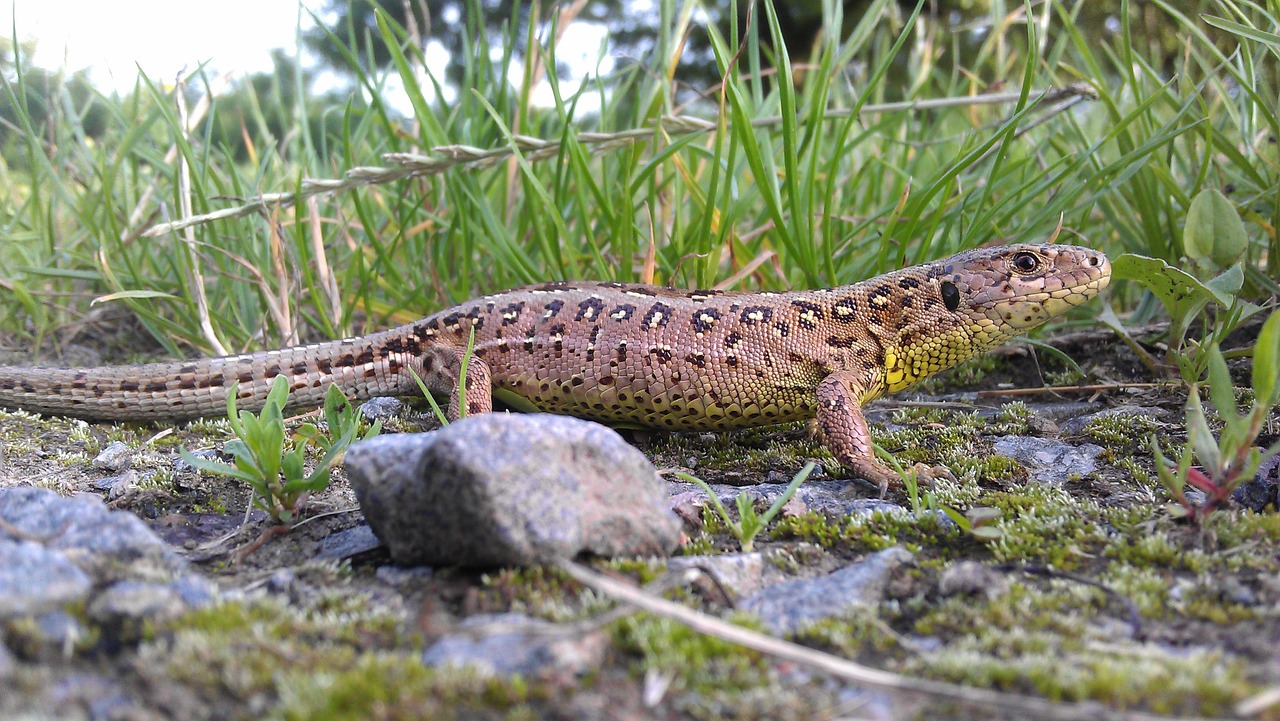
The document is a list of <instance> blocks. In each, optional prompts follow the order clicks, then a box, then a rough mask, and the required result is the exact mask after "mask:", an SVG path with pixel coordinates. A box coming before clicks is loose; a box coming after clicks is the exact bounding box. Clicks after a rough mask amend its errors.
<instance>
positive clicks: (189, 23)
mask: <svg viewBox="0 0 1280 721" xmlns="http://www.w3.org/2000/svg"><path fill="white" fill-rule="evenodd" d="M319 4H320V3H319V0H305V1H304V2H303V5H305V6H311V7H317V6H319ZM15 14H16V17H15ZM0 18H2V19H3V21H4V23H5V29H4V32H5V35H6V36H8V35H9V33H10V28H12V27H15V26H16V27H17V30H18V38H19V40H21V41H27V40H34V41H35V43H36V54H35V57H34V58H33V61H34V64H35V65H38V66H40V67H44V68H49V69H52V70H57V69H65V70H68V71H76V70H81V69H84V68H89V70H90V78H91V80H92V81H93V82H94V84H95V85H97V86H98V87H100V88H101V89H103V90H104V91H110V90H117V91H126V90H129V89H131V88H133V85H134V81H135V80H136V79H137V76H138V68H139V67H141V69H142V71H143V72H144V73H146V74H147V76H148V77H150V78H151V79H152V80H155V81H157V82H159V83H162V84H167V83H170V82H172V81H173V79H174V78H175V77H176V76H177V74H178V72H179V71H181V70H182V69H183V68H184V67H185V68H186V69H187V70H194V69H195V68H197V67H199V65H200V63H201V62H208V63H209V67H210V68H212V69H213V70H214V71H215V72H218V73H253V72H265V71H269V70H271V52H270V51H271V50H272V49H273V48H289V49H292V48H294V46H295V42H296V41H295V37H296V34H297V27H298V22H299V4H298V2H296V1H295V0H221V2H216V3H205V2H201V3H197V2H189V1H188V0H105V1H102V0H0ZM301 22H302V23H303V24H304V25H303V26H304V27H309V26H310V24H311V16H310V15H308V14H306V13H305V12H302V15H301ZM10 23H13V24H10Z"/></svg>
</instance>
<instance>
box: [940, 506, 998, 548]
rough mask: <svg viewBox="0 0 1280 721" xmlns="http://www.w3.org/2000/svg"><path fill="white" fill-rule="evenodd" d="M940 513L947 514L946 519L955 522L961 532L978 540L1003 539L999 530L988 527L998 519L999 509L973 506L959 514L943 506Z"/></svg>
mask: <svg viewBox="0 0 1280 721" xmlns="http://www.w3.org/2000/svg"><path fill="white" fill-rule="evenodd" d="M942 512H943V513H945V514H947V517H948V518H950V519H951V520H952V521H955V524H956V525H957V526H959V527H960V530H961V531H964V532H965V533H968V534H969V535H971V536H973V537H974V538H977V539H978V540H981V541H995V540H998V539H1000V538H1003V537H1004V533H1003V532H1002V531H1001V530H1000V529H999V528H996V527H995V526H991V525H988V524H990V523H992V522H993V521H996V520H998V519H999V518H1000V516H1001V512H1000V509H999V508H989V507H987V506H974V507H973V508H970V509H969V510H967V511H965V512H964V513H961V512H960V511H958V510H956V509H954V508H952V507H950V506H943V507H942Z"/></svg>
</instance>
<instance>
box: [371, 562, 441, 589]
mask: <svg viewBox="0 0 1280 721" xmlns="http://www.w3.org/2000/svg"><path fill="white" fill-rule="evenodd" d="M433 575H435V571H434V570H433V569H432V568H431V567H430V566H414V567H412V568H401V567H399V566H378V570H376V571H374V572H373V577H374V578H376V579H378V580H379V581H382V582H383V583H385V584H387V585H388V586H405V585H408V584H410V583H415V582H421V581H426V580H427V579H429V578H431V577H432V576H433Z"/></svg>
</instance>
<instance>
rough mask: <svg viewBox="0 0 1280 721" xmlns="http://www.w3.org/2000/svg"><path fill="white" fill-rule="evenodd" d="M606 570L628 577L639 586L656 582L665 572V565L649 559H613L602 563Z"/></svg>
mask: <svg viewBox="0 0 1280 721" xmlns="http://www.w3.org/2000/svg"><path fill="white" fill-rule="evenodd" d="M604 566H605V567H606V568H609V569H612V570H614V571H616V572H618V573H622V574H625V575H627V576H630V577H631V579H632V580H634V581H635V582H636V583H638V584H640V585H642V586H643V585H645V584H647V583H651V582H653V581H656V580H657V579H658V578H659V577H660V576H662V574H663V572H665V571H666V564H665V563H662V562H661V561H656V560H654V559H650V558H615V559H612V560H610V561H606V562H605V563H604Z"/></svg>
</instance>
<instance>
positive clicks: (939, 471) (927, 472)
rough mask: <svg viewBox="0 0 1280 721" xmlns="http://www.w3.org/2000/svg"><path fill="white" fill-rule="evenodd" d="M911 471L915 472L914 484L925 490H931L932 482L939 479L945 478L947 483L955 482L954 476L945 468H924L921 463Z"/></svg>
mask: <svg viewBox="0 0 1280 721" xmlns="http://www.w3.org/2000/svg"><path fill="white" fill-rule="evenodd" d="M912 470H914V471H915V474H916V482H917V483H919V484H920V485H921V486H924V487H926V488H933V482H934V481H936V480H938V479H939V478H945V479H947V480H948V481H955V480H956V474H954V473H952V472H951V469H950V468H947V467H946V466H926V465H925V464H923V463H917V464H915V466H913V467H912Z"/></svg>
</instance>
